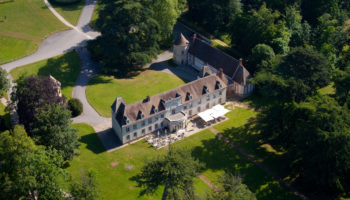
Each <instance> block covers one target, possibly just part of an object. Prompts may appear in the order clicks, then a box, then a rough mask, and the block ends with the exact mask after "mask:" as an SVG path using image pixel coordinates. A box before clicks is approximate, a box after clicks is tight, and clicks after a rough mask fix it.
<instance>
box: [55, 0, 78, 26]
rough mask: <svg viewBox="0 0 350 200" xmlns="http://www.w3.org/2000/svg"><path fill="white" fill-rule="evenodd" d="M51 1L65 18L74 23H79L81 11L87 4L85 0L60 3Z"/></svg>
mask: <svg viewBox="0 0 350 200" xmlns="http://www.w3.org/2000/svg"><path fill="white" fill-rule="evenodd" d="M50 3H51V5H52V7H54V8H55V10H56V11H57V12H58V13H59V14H60V15H61V16H62V17H63V18H64V19H65V20H67V21H68V22H70V23H71V24H73V25H77V24H78V21H79V17H80V14H81V11H82V10H83V7H84V5H85V0H80V1H79V2H76V3H72V4H59V3H56V2H54V1H52V0H50Z"/></svg>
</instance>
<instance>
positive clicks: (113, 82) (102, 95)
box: [86, 70, 185, 117]
mask: <svg viewBox="0 0 350 200" xmlns="http://www.w3.org/2000/svg"><path fill="white" fill-rule="evenodd" d="M184 83H185V81H184V80H182V79H180V78H178V77H177V76H175V75H172V74H168V73H165V72H159V71H153V70H147V71H144V72H142V73H141V74H139V75H138V76H136V77H134V78H130V79H115V78H113V77H107V76H96V77H94V78H93V79H92V80H91V81H90V82H89V86H88V87H87V89H86V96H87V98H88V101H89V103H90V104H91V105H92V106H93V107H94V108H95V109H96V110H97V112H98V113H99V114H100V115H102V116H105V117H110V116H111V110H110V105H112V103H113V101H114V100H115V98H116V97H118V96H122V97H123V98H124V100H125V101H126V103H128V104H130V103H134V102H136V101H140V100H142V99H144V98H145V97H146V96H147V95H148V96H152V95H155V94H158V93H161V92H164V91H167V90H169V89H172V88H175V87H178V86H180V85H183V84H184Z"/></svg>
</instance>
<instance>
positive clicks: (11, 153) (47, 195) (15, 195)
mask: <svg viewBox="0 0 350 200" xmlns="http://www.w3.org/2000/svg"><path fill="white" fill-rule="evenodd" d="M0 163H1V167H0V180H1V181H0V190H1V193H0V198H1V199H22V198H25V199H31V200H34V199H57V200H58V199H64V198H63V192H62V190H61V185H60V183H59V181H58V177H60V176H62V175H63V173H64V171H63V170H62V169H61V168H60V167H61V165H62V158H61V157H60V156H59V155H58V154H57V153H56V152H55V151H46V150H45V149H44V148H43V147H42V146H36V145H35V144H34V142H33V140H32V139H31V138H30V137H28V136H27V134H26V132H25V130H24V128H23V127H21V126H16V127H15V128H14V130H13V131H12V132H9V131H6V132H4V133H1V134H0Z"/></svg>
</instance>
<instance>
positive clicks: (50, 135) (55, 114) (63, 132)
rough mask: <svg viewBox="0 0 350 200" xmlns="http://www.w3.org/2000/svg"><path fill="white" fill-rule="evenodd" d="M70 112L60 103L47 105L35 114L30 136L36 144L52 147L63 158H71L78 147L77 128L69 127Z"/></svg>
mask: <svg viewBox="0 0 350 200" xmlns="http://www.w3.org/2000/svg"><path fill="white" fill-rule="evenodd" d="M70 117H71V113H70V111H68V110H66V109H65V108H63V107H62V106H60V105H49V106H47V107H45V108H43V109H41V110H40V111H39V112H37V113H36V114H35V123H34V124H33V126H32V128H33V129H32V130H33V131H32V136H33V137H34V138H35V140H36V141H37V143H38V144H40V145H44V146H47V147H52V148H54V149H56V150H57V152H58V153H59V154H60V155H61V156H62V157H63V159H64V160H72V159H73V155H74V152H75V150H76V149H77V148H78V147H79V141H78V133H77V130H76V129H74V128H72V127H71V122H72V120H71V119H70Z"/></svg>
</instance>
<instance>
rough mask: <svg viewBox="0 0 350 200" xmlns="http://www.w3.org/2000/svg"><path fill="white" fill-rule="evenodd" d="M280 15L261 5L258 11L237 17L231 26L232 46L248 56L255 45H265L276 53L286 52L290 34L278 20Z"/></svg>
mask: <svg viewBox="0 0 350 200" xmlns="http://www.w3.org/2000/svg"><path fill="white" fill-rule="evenodd" d="M280 16H281V15H280V13H279V12H278V11H273V10H271V9H269V8H267V7H266V5H265V4H263V5H262V6H261V7H260V9H259V10H257V11H256V10H252V11H250V12H249V13H245V14H244V15H242V16H240V17H237V18H236V19H235V21H234V22H233V24H232V28H231V36H232V44H235V46H234V47H235V48H236V49H237V50H238V51H239V52H240V53H243V54H244V55H249V53H250V51H251V49H252V48H253V47H254V46H256V45H257V44H267V45H269V46H271V47H273V49H274V51H275V52H276V53H282V54H284V53H286V52H288V43H289V39H290V33H289V32H288V30H287V28H286V27H285V25H284V23H283V21H281V20H280Z"/></svg>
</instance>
